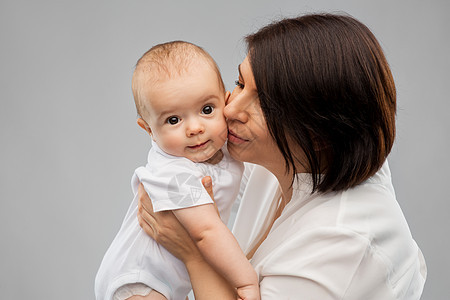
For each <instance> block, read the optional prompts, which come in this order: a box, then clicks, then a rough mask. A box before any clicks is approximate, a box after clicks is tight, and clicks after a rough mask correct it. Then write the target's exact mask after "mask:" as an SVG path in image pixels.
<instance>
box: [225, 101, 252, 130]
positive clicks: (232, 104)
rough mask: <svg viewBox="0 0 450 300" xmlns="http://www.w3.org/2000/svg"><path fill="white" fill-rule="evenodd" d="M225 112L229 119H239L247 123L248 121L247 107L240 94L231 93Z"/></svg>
mask: <svg viewBox="0 0 450 300" xmlns="http://www.w3.org/2000/svg"><path fill="white" fill-rule="evenodd" d="M223 114H224V115H225V118H227V119H228V120H234V121H239V122H241V123H246V122H247V121H248V115H247V113H246V107H245V106H244V105H243V101H242V99H240V98H239V96H233V94H231V96H230V98H229V99H228V101H227V104H226V105H225V108H224V109H223Z"/></svg>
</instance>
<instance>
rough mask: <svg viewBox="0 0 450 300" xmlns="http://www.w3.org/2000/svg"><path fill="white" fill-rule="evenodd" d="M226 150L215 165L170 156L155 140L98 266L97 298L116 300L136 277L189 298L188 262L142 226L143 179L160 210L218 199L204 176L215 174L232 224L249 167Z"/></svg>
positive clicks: (220, 201) (221, 208) (170, 295)
mask: <svg viewBox="0 0 450 300" xmlns="http://www.w3.org/2000/svg"><path fill="white" fill-rule="evenodd" d="M222 151H223V153H224V156H223V159H222V160H221V161H220V162H219V163H217V164H215V165H211V164H206V163H194V162H192V161H190V160H188V159H186V158H184V157H176V156H172V155H169V154H167V153H165V152H163V151H162V150H161V149H160V148H159V147H158V145H156V144H155V143H153V144H152V148H151V149H150V151H149V154H148V163H147V165H146V166H145V167H139V168H137V169H136V171H135V173H134V175H133V178H132V189H133V193H134V199H133V201H132V203H131V205H130V207H129V209H128V212H127V214H126V216H125V219H124V221H123V223H122V226H121V228H120V230H119V232H118V233H117V235H116V237H115V238H114V240H113V242H112V244H111V246H110V247H109V249H108V250H107V252H106V254H105V256H104V258H103V261H102V264H101V266H100V268H99V270H98V273H97V276H96V280H95V294H96V299H97V300H111V299H112V296H113V295H114V292H115V291H116V290H117V289H118V288H120V287H121V286H124V285H127V284H130V283H135V282H141V283H144V284H145V285H147V286H149V287H151V288H152V289H155V290H157V291H159V292H160V293H162V294H163V295H164V296H165V297H166V298H167V299H168V300H171V299H174V300H178V299H182V300H184V299H185V298H186V295H187V294H188V293H189V291H190V290H191V285H190V281H189V276H188V274H187V271H186V268H185V266H184V264H183V263H182V262H181V261H179V260H178V259H177V258H175V257H174V256H173V255H172V254H170V253H169V252H168V251H167V250H166V249H164V248H163V247H161V246H160V245H158V244H157V243H156V242H155V241H154V240H153V239H152V238H150V237H149V236H148V235H147V234H146V233H145V232H144V231H143V230H142V229H141V227H140V226H139V223H138V221H137V217H136V215H137V210H138V208H137V203H138V198H137V188H138V186H139V183H140V182H142V184H143V185H144V187H145V189H146V191H147V193H148V194H149V196H150V198H151V200H152V204H153V208H154V210H155V211H162V210H174V209H180V208H187V207H192V206H197V205H202V204H207V203H212V200H211V198H210V197H209V195H208V193H207V192H206V190H205V189H204V188H203V186H202V184H201V179H202V178H203V177H204V176H211V178H212V181H213V191H214V198H215V200H216V204H217V207H218V209H219V212H220V216H221V219H222V221H223V222H225V223H226V222H227V220H228V218H229V215H230V211H231V207H232V204H233V202H234V200H235V199H236V197H237V195H238V193H239V183H240V181H241V177H242V172H243V169H244V166H243V164H242V163H240V162H237V161H235V160H233V159H232V158H231V157H230V155H229V154H228V152H227V150H226V147H223V149H222Z"/></svg>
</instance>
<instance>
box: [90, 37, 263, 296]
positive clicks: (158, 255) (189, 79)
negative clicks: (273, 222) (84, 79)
mask: <svg viewBox="0 0 450 300" xmlns="http://www.w3.org/2000/svg"><path fill="white" fill-rule="evenodd" d="M132 90H133V95H134V100H135V103H136V108H137V111H138V115H139V118H138V121H137V122H138V124H139V126H140V127H142V128H143V129H144V130H145V131H147V132H148V133H149V135H150V136H151V138H152V147H151V149H150V152H149V154H148V163H147V165H146V166H145V167H140V168H138V169H136V171H135V173H134V175H133V178H132V188H133V192H134V194H135V196H134V199H133V202H132V203H131V205H130V208H129V209H128V212H127V215H126V217H125V219H124V221H123V224H122V227H121V228H120V230H119V232H118V234H117V236H116V237H115V239H114V240H113V242H112V244H111V246H110V247H109V249H108V251H107V252H106V254H105V256H104V258H103V261H102V264H101V266H100V269H99V271H98V273H97V276H96V280H95V293H96V298H97V300H111V299H114V300H116V299H128V298H129V297H132V296H137V295H139V296H146V297H145V299H161V295H160V294H162V295H164V297H166V298H167V299H169V300H170V299H174V300H184V299H185V298H186V296H187V294H188V293H189V291H190V290H191V285H190V281H189V276H188V274H187V271H186V269H185V266H184V264H183V263H182V262H181V261H179V260H178V259H176V258H175V257H174V256H172V255H171V254H170V253H169V252H168V251H167V250H166V249H164V248H163V247H161V246H160V245H158V244H157V243H156V242H155V241H154V240H153V239H152V238H150V237H149V236H148V235H147V234H146V233H145V232H144V231H143V230H142V229H141V228H140V226H139V224H138V221H137V217H136V214H137V202H138V200H137V189H138V186H139V184H140V183H142V184H143V185H144V188H145V190H146V191H147V193H148V194H149V196H150V198H151V200H152V204H153V208H154V211H163V210H171V211H173V213H174V214H175V216H176V217H177V219H178V220H179V221H180V223H181V224H182V225H183V226H184V227H185V228H186V230H187V231H188V232H189V234H190V235H191V237H192V239H193V240H194V242H196V244H197V246H198V248H199V250H200V252H201V253H202V254H203V256H204V257H205V259H206V260H208V262H209V263H210V264H211V265H212V266H213V267H214V268H215V269H216V270H217V271H218V272H219V273H220V274H222V275H223V276H224V277H225V278H226V279H227V280H228V281H229V282H230V284H231V285H232V286H233V287H235V288H236V289H237V293H238V295H239V297H240V298H242V299H259V298H260V296H259V286H258V277H257V275H256V272H255V271H254V269H253V268H252V266H251V264H250V263H249V261H248V260H247V258H246V257H245V255H244V253H243V252H242V251H241V249H240V247H239V245H238V243H237V241H236V239H235V238H234V237H233V235H232V234H231V232H230V231H229V230H228V228H227V227H226V225H225V223H226V222H227V219H228V217H229V215H230V210H231V206H232V203H233V202H234V200H235V198H236V196H237V194H238V192H239V185H240V180H241V177H242V172H243V165H242V163H239V162H237V161H234V160H233V159H232V158H231V157H230V156H229V154H228V152H227V150H226V147H225V146H224V144H225V142H226V137H227V124H226V121H225V117H224V115H223V109H224V107H225V101H226V100H227V98H228V97H229V95H230V93H229V92H225V87H224V84H223V82H222V78H221V75H220V72H219V69H218V67H217V65H216V63H215V62H214V60H213V59H212V57H211V56H210V55H209V54H208V53H207V52H206V51H204V50H203V49H202V48H200V47H198V46H196V45H193V44H191V43H187V42H182V41H175V42H169V43H165V44H160V45H157V46H154V47H153V48H151V49H150V50H149V51H147V52H146V53H145V54H144V55H143V56H142V57H141V58H140V59H139V61H138V62H137V65H136V69H135V71H134V74H133V79H132ZM207 175H209V176H211V177H212V181H213V184H214V185H213V191H214V198H215V200H216V203H217V208H218V210H219V212H220V217H219V216H218V214H217V211H216V209H215V207H214V203H213V201H212V199H211V198H210V197H209V195H208V194H207V192H206V190H205V189H204V188H203V186H202V184H201V179H202V178H203V177H204V176H207ZM199 241H201V243H199ZM155 291H157V292H159V293H160V294H159V293H156V292H155Z"/></svg>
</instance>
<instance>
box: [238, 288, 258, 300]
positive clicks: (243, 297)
mask: <svg viewBox="0 0 450 300" xmlns="http://www.w3.org/2000/svg"><path fill="white" fill-rule="evenodd" d="M237 294H238V300H260V299H261V296H260V295H259V286H258V285H257V284H252V285H246V286H243V287H238V288H237Z"/></svg>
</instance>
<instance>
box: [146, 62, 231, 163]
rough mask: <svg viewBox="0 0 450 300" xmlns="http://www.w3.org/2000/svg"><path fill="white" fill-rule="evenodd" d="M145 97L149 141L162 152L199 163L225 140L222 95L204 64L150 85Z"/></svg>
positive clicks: (216, 79)
mask: <svg viewBox="0 0 450 300" xmlns="http://www.w3.org/2000/svg"><path fill="white" fill-rule="evenodd" d="M145 99H150V101H146V102H145V105H146V106H147V109H146V110H147V111H149V117H148V118H147V123H148V125H149V126H150V128H151V131H152V137H153V140H154V141H155V142H156V143H157V144H158V145H159V147H160V148H161V149H162V150H164V151H165V152H166V153H169V154H171V155H175V156H182V157H186V158H188V159H190V160H192V161H194V162H203V161H206V160H208V159H209V158H211V157H212V156H213V155H214V154H215V153H216V152H217V151H218V150H219V149H220V148H222V146H223V144H224V143H225V140H226V138H227V134H228V132H227V124H226V121H225V117H224V115H223V109H224V106H225V94H224V91H223V88H221V86H220V85H219V81H218V78H217V74H216V73H215V71H214V70H213V69H212V68H211V66H209V65H207V64H206V63H200V64H197V65H195V64H193V66H192V67H190V68H189V71H188V72H186V73H184V74H182V75H174V76H173V77H172V78H168V79H166V78H165V79H162V80H160V81H158V82H156V83H154V84H152V85H151V87H149V88H148V89H147V91H146V94H145Z"/></svg>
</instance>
